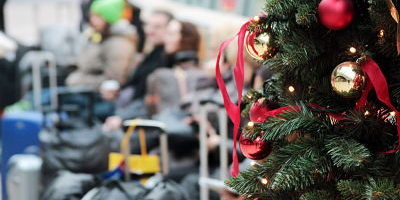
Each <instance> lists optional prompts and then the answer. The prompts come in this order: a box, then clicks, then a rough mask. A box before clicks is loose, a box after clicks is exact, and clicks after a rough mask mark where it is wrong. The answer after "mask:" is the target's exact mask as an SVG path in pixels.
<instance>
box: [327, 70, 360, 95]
mask: <svg viewBox="0 0 400 200" xmlns="http://www.w3.org/2000/svg"><path fill="white" fill-rule="evenodd" d="M365 82H366V77H365V75H364V73H363V71H362V70H361V68H360V66H359V65H358V64H357V63H355V62H343V63H341V64H339V65H338V66H336V68H335V69H334V70H333V72H332V75H331V85H332V89H333V90H334V91H335V92H336V93H337V94H339V95H340V96H342V97H345V98H355V97H359V96H360V95H361V92H362V89H363V88H364V85H365Z"/></svg>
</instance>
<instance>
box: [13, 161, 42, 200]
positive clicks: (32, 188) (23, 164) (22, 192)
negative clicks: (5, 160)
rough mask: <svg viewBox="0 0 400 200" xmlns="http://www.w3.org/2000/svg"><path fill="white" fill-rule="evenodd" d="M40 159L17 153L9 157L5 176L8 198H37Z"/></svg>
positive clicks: (22, 199)
mask: <svg viewBox="0 0 400 200" xmlns="http://www.w3.org/2000/svg"><path fill="white" fill-rule="evenodd" d="M41 166H42V159H40V157H38V156H35V155H28V154H18V155H14V156H13V157H11V158H10V161H9V168H10V170H9V172H8V177H7V192H8V199H9V200H39V195H40V194H39V191H40V169H41Z"/></svg>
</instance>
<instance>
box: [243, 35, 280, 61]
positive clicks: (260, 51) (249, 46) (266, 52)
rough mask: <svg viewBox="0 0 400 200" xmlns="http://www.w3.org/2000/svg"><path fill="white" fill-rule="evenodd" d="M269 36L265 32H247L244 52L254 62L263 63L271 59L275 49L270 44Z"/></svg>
mask: <svg viewBox="0 0 400 200" xmlns="http://www.w3.org/2000/svg"><path fill="white" fill-rule="evenodd" d="M270 41H271V36H270V35H269V34H268V33H266V32H260V33H256V32H247V35H246V44H245V46H246V51H247V53H248V54H249V55H250V56H251V57H253V58H254V59H256V60H259V61H263V60H266V59H268V58H272V57H273V56H274V55H275V53H276V49H275V48H274V47H272V46H271V44H270Z"/></svg>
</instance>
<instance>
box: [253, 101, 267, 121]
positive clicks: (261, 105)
mask: <svg viewBox="0 0 400 200" xmlns="http://www.w3.org/2000/svg"><path fill="white" fill-rule="evenodd" d="M269 110H270V109H269V108H268V106H267V105H265V98H261V99H259V100H258V101H256V102H255V103H253V105H251V107H250V111H249V117H250V121H252V122H256V123H262V122H265V121H266V120H267V119H268V117H269V115H268V111H269Z"/></svg>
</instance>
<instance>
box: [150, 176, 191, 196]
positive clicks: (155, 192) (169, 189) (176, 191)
mask: <svg viewBox="0 0 400 200" xmlns="http://www.w3.org/2000/svg"><path fill="white" fill-rule="evenodd" d="M144 200H189V196H188V194H187V193H186V191H185V190H184V189H183V188H182V187H181V186H180V185H179V184H177V183H175V182H174V181H167V180H162V181H160V182H159V183H158V184H157V185H156V186H155V187H154V188H153V189H152V190H151V191H150V192H149V193H148V194H147V195H146V197H145V198H144Z"/></svg>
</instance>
